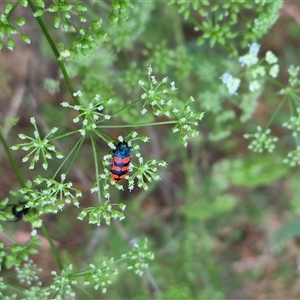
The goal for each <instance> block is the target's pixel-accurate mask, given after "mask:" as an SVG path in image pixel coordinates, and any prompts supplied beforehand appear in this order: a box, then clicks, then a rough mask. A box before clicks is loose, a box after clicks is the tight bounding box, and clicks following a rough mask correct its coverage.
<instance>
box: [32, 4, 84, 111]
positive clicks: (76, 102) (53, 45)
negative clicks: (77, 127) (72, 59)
mask: <svg viewBox="0 0 300 300" xmlns="http://www.w3.org/2000/svg"><path fill="white" fill-rule="evenodd" d="M28 4H29V6H30V8H31V10H32V12H33V13H35V12H36V9H35V6H34V4H33V3H32V0H28ZM36 20H37V22H38V24H39V25H40V27H41V29H42V31H43V33H44V35H45V37H46V39H47V41H48V43H49V45H50V47H51V49H52V51H53V54H54V56H55V58H56V60H57V62H58V65H59V67H60V70H61V72H62V74H63V76H64V79H65V82H66V84H67V87H68V89H69V92H70V94H71V96H72V98H73V101H74V102H75V104H77V105H80V103H79V101H78V99H77V98H76V97H74V93H75V90H74V88H73V85H72V83H71V80H70V77H69V74H68V72H67V70H66V67H65V64H64V63H63V61H62V59H61V56H60V54H59V52H58V50H57V48H56V45H55V43H54V42H53V40H52V38H51V36H50V34H49V32H48V30H47V27H46V26H45V24H44V22H43V20H42V18H41V17H36Z"/></svg>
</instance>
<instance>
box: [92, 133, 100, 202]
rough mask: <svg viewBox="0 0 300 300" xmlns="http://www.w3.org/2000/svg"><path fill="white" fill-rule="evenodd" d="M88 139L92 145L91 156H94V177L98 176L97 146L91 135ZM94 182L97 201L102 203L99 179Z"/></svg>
mask: <svg viewBox="0 0 300 300" xmlns="http://www.w3.org/2000/svg"><path fill="white" fill-rule="evenodd" d="M90 139H91V142H92V147H93V156H94V164H95V171H96V178H99V165H98V159H97V153H98V147H97V144H96V141H95V139H94V137H93V135H90ZM96 183H97V187H98V191H97V194H98V201H99V203H100V204H101V203H102V201H101V187H100V184H99V180H96Z"/></svg>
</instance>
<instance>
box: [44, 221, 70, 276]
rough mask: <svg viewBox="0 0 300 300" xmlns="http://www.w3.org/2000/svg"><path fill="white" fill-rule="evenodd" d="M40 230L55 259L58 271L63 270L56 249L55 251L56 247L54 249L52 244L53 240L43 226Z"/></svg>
mask: <svg viewBox="0 0 300 300" xmlns="http://www.w3.org/2000/svg"><path fill="white" fill-rule="evenodd" d="M41 229H42V231H43V234H44V236H45V238H46V239H47V241H48V243H49V245H50V248H51V250H52V253H53V255H54V257H55V259H56V262H57V264H58V267H59V270H60V271H62V270H63V269H64V267H63V264H62V262H61V260H60V257H59V255H58V252H57V249H56V247H55V245H54V243H53V240H52V238H51V236H50V235H49V232H48V230H47V229H46V227H45V226H44V225H42V227H41Z"/></svg>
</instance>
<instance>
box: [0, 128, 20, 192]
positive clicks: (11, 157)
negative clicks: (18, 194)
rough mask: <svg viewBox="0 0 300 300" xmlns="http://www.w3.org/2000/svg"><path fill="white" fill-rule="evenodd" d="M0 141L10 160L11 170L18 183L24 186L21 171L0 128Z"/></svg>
mask: <svg viewBox="0 0 300 300" xmlns="http://www.w3.org/2000/svg"><path fill="white" fill-rule="evenodd" d="M0 141H1V143H2V145H3V147H4V150H5V152H6V154H7V156H8V159H9V162H10V164H11V166H12V168H13V170H14V173H15V175H16V177H17V179H18V181H19V183H20V185H21V186H22V187H25V182H24V180H23V178H22V176H21V173H20V171H19V168H18V166H17V165H16V162H15V160H14V158H13V156H12V154H11V151H10V149H9V147H8V145H7V143H6V140H5V138H4V136H3V134H2V130H1V129H0Z"/></svg>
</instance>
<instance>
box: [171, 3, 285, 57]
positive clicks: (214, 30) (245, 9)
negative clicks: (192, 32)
mask: <svg viewBox="0 0 300 300" xmlns="http://www.w3.org/2000/svg"><path fill="white" fill-rule="evenodd" d="M170 2H171V3H174V4H176V5H177V7H178V9H179V12H180V13H182V14H183V15H184V18H185V19H186V20H188V21H189V22H191V23H192V24H193V26H194V27H195V29H196V30H197V31H199V32H201V33H202V34H201V35H199V37H198V39H197V43H198V44H199V45H202V44H203V43H204V42H205V41H206V40H207V41H208V42H209V44H210V46H211V47H213V46H215V44H220V45H222V46H225V47H227V48H228V49H230V50H231V51H233V52H235V53H236V43H235V42H234V41H235V39H236V40H238V41H239V43H240V45H241V46H242V47H245V46H246V45H247V44H249V43H250V42H253V41H257V40H258V39H259V38H260V37H261V36H262V35H263V34H265V33H266V32H267V31H268V30H269V28H270V27H271V26H272V25H273V24H274V22H275V21H276V19H277V12H278V9H280V7H281V5H282V2H281V1H273V2H265V1H262V0H257V1H255V2H254V3H253V2H251V1H239V0H237V1H235V0H233V1H230V2H229V1H220V2H218V1H216V2H214V3H211V2H210V1H208V0H203V1H197V0H195V1H184V0H171V1H170ZM250 11H251V13H253V14H254V15H255V20H254V22H253V20H252V19H251V18H249V19H247V18H245V15H246V14H247V13H248V14H249V13H250ZM237 24H238V26H237Z"/></svg>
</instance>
